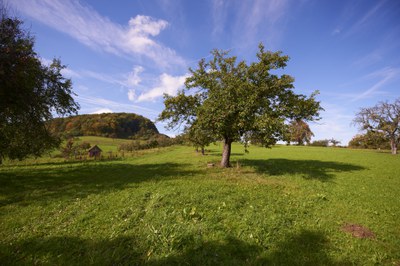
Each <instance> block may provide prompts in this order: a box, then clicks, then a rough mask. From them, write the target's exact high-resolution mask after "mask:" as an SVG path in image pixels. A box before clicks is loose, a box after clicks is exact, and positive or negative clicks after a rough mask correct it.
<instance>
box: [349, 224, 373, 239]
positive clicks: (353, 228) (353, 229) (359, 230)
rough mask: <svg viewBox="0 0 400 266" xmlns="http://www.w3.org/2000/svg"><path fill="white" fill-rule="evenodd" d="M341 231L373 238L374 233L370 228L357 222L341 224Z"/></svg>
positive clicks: (360, 236) (359, 236)
mask: <svg viewBox="0 0 400 266" xmlns="http://www.w3.org/2000/svg"><path fill="white" fill-rule="evenodd" d="M342 231H343V232H346V233H350V234H351V235H352V236H354V237H357V238H375V234H374V233H373V232H372V231H371V230H369V229H368V228H367V227H365V226H362V225H359V224H345V225H343V226H342Z"/></svg>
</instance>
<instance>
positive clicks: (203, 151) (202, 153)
mask: <svg viewBox="0 0 400 266" xmlns="http://www.w3.org/2000/svg"><path fill="white" fill-rule="evenodd" d="M204 154H205V150H204V147H201V155H204Z"/></svg>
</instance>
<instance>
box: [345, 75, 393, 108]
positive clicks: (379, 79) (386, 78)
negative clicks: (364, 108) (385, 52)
mask: <svg viewBox="0 0 400 266" xmlns="http://www.w3.org/2000/svg"><path fill="white" fill-rule="evenodd" d="M399 77H400V69H399V68H392V67H385V68H383V69H380V70H378V71H374V72H372V73H370V74H368V75H365V76H364V77H362V79H363V80H368V79H369V80H371V79H373V80H375V82H374V84H373V85H372V86H371V87H370V88H368V89H366V90H364V91H363V92H362V93H360V94H358V95H357V96H355V97H354V98H353V99H351V101H352V102H355V101H358V100H361V99H365V98H370V97H372V96H374V95H376V94H378V93H380V90H381V89H382V88H383V87H384V86H385V85H387V84H388V83H389V82H391V81H393V80H395V79H397V78H399Z"/></svg>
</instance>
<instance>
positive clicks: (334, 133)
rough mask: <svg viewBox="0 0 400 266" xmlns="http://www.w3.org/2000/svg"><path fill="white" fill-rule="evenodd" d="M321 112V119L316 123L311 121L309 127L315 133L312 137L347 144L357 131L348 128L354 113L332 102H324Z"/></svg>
mask: <svg viewBox="0 0 400 266" xmlns="http://www.w3.org/2000/svg"><path fill="white" fill-rule="evenodd" d="M324 109H325V111H323V112H322V113H321V116H322V119H321V120H320V121H319V122H317V123H311V124H310V128H311V130H312V131H313V133H314V134H315V138H314V139H331V138H334V139H336V140H339V141H341V144H342V145H347V143H348V142H349V141H350V139H351V138H352V137H353V136H354V135H355V134H356V133H357V130H356V128H349V125H350V124H351V122H352V120H353V118H354V114H352V113H351V111H349V110H348V109H347V108H345V107H343V106H339V105H336V104H332V103H327V102H325V103H324Z"/></svg>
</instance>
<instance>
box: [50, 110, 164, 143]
mask: <svg viewBox="0 0 400 266" xmlns="http://www.w3.org/2000/svg"><path fill="white" fill-rule="evenodd" d="M49 129H50V131H51V132H52V133H53V134H56V135H58V136H63V137H75V136H100V137H109V138H122V139H127V138H143V137H149V136H152V135H155V134H159V132H158V130H157V128H156V126H155V125H154V123H153V122H151V121H150V120H149V119H148V118H145V117H143V116H141V115H137V114H133V113H106V114H91V115H77V116H70V117H65V118H55V119H53V120H51V121H50V122H49Z"/></svg>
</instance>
